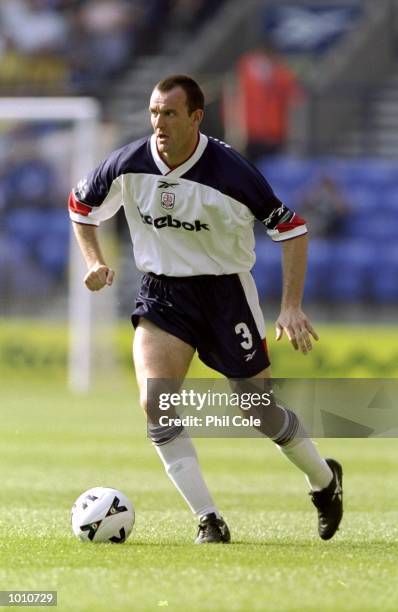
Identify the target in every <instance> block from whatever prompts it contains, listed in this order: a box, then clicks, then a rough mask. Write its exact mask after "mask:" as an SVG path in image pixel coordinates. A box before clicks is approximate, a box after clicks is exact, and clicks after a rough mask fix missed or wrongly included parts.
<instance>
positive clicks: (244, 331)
mask: <svg viewBox="0 0 398 612" xmlns="http://www.w3.org/2000/svg"><path fill="white" fill-rule="evenodd" d="M235 333H236V334H238V335H241V337H242V339H243V341H242V342H241V343H240V345H241V347H242V348H244V349H250V348H251V347H252V346H253V337H252V335H251V333H250V330H249V328H248V327H247V325H246V323H243V322H242V323H237V324H236V325H235Z"/></svg>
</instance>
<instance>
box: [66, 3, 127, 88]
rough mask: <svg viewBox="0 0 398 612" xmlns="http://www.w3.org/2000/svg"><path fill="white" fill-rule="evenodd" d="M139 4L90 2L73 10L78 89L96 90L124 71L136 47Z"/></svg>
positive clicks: (73, 56) (74, 76)
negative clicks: (137, 9)
mask: <svg viewBox="0 0 398 612" xmlns="http://www.w3.org/2000/svg"><path fill="white" fill-rule="evenodd" d="M135 9H136V3H131V2H127V1H126V0H88V1H87V2H84V3H83V4H82V5H81V6H80V8H79V9H78V10H75V11H71V13H70V15H69V17H70V20H71V37H72V50H71V54H70V57H71V61H72V81H73V84H74V86H75V87H77V89H82V90H84V91H89V90H91V91H93V90H94V91H95V89H96V88H97V86H98V85H100V86H101V84H103V81H105V80H106V79H108V78H109V77H112V76H114V75H116V74H117V73H119V72H120V71H121V70H123V69H124V68H125V67H126V65H127V64H128V62H129V61H131V56H132V53H133V52H134V48H135V27H136V18H137V15H136V11H135Z"/></svg>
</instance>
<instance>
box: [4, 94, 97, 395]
mask: <svg viewBox="0 0 398 612" xmlns="http://www.w3.org/2000/svg"><path fill="white" fill-rule="evenodd" d="M99 119H100V106H99V104H98V102H97V101H96V100H94V99H93V98H87V97H81V98H76V97H68V98H62V97H59V98H58V97H43V98H31V97H26V98H25V97H23V98H21V97H19V98H0V122H6V121H9V122H28V123H34V122H46V121H49V122H55V121H59V122H70V123H71V125H72V154H71V160H70V163H71V166H70V168H71V170H70V179H71V180H70V183H71V186H72V185H75V184H76V183H77V182H78V180H79V179H80V178H81V177H82V176H84V175H85V173H87V172H88V171H89V170H91V169H92V168H93V167H94V166H95V164H96V162H97V155H96V152H97V148H98V144H97V133H98V128H99ZM65 204H66V203H65ZM65 215H67V211H66V210H65ZM72 234H73V232H72V231H71V232H70V248H69V275H68V284H69V292H68V300H69V302H68V319H69V350H68V383H69V386H70V388H71V389H72V390H73V391H76V392H80V393H84V392H87V391H88V390H89V389H90V386H91V381H92V367H93V366H92V361H93V360H92V353H93V348H92V344H93V298H92V295H91V293H90V292H89V291H88V290H87V289H86V288H85V286H84V285H83V283H82V279H83V276H84V274H85V267H84V262H83V259H82V257H81V254H80V251H79V248H78V246H77V243H76V241H75V239H74V237H73V236H72Z"/></svg>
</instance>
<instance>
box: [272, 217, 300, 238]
mask: <svg viewBox="0 0 398 612" xmlns="http://www.w3.org/2000/svg"><path fill="white" fill-rule="evenodd" d="M300 225H305V221H304V219H302V218H301V217H299V216H298V215H297V214H296V213H295V214H294V215H293V217H292V218H291V219H290V221H288V222H287V223H278V225H277V226H276V228H275V229H277V230H278V232H279V233H281V234H283V232H289V231H290V230H292V229H295V228H296V227H300Z"/></svg>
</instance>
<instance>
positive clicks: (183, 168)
mask: <svg viewBox="0 0 398 612" xmlns="http://www.w3.org/2000/svg"><path fill="white" fill-rule="evenodd" d="M207 143H208V138H207V136H205V135H204V134H202V133H199V143H198V146H197V147H196V149H195V151H194V152H193V154H192V155H191V157H190V158H189V159H187V161H186V162H184V163H183V164H181V165H180V166H177V168H174V169H171V168H169V166H168V165H167V164H166V163H165V162H164V161H163V159H162V158H161V157H160V155H159V151H158V148H157V146H156V134H152V136H151V153H152V157H153V160H154V162H155V164H156V165H157V167H158V169H159V170H160V172H161V173H162V174H163V175H166V174H167V176H169V177H171V178H179V177H180V176H182V175H183V174H185V173H186V172H188V170H190V169H191V168H192V167H193V166H194V165H195V164H196V163H197V162H198V161H199V159H200V158H201V157H202V155H203V153H204V150H205V149H206V147H207Z"/></svg>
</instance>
